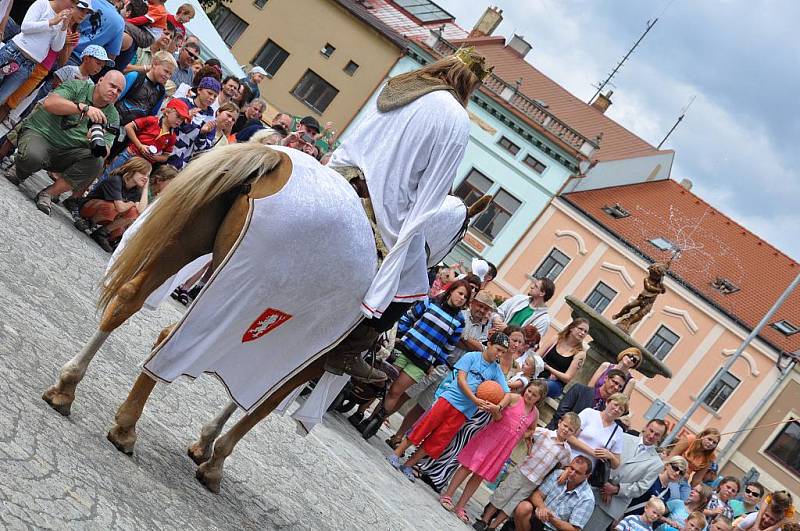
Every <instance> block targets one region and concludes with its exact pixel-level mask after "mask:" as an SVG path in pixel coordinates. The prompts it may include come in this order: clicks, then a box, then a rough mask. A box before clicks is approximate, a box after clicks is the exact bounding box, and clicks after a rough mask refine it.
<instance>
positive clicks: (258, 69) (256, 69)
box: [250, 66, 267, 77]
mask: <svg viewBox="0 0 800 531" xmlns="http://www.w3.org/2000/svg"><path fill="white" fill-rule="evenodd" d="M250 73H251V74H261V75H262V76H264V77H266V76H267V71H266V70H264V69H263V68H261V67H260V66H254V67H253V68H251V69H250Z"/></svg>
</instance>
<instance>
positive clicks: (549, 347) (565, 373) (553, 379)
mask: <svg viewBox="0 0 800 531" xmlns="http://www.w3.org/2000/svg"><path fill="white" fill-rule="evenodd" d="M588 333H589V321H587V320H586V319H584V318H582V317H579V318H577V319H575V320H573V321H572V322H571V323H570V324H568V325H567V327H566V328H564V330H562V331H561V332H559V333H558V335H557V336H556V337H555V338H554V339H552V340H551V341H549V342H545V341H543V342H542V343H540V344H539V351H538V352H537V354H538V355H539V356H541V358H542V360H544V371H542V373H541V374H540V375H539V377H540V378H545V379H547V396H549V397H551V398H556V397H557V396H560V395H561V392H562V391H563V390H564V386H565V385H567V384H568V383H569V382H570V381H571V380H572V378H574V377H575V374H576V373H577V372H578V369H580V368H581V366H583V362H584V360H585V359H586V346H585V345H584V344H583V339H584V338H585V337H586V335H587V334H588Z"/></svg>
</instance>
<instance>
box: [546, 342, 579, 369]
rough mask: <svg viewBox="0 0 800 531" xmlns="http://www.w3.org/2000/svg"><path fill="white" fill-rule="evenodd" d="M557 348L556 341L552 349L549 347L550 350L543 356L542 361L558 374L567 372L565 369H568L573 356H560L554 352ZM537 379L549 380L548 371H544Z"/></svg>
mask: <svg viewBox="0 0 800 531" xmlns="http://www.w3.org/2000/svg"><path fill="white" fill-rule="evenodd" d="M557 346H558V341H556V343H555V344H554V345H553V346H552V347H550V350H548V351H547V354H545V355H544V357H543V358H542V359H543V360H544V362H545V363H546V364H548V365H550V366H551V367H552V368H554V369H555V370H557V371H558V372H567V369H569V365H570V363H572V358H573V357H574V356H562V355H561V354H559V353H558V351H557V350H556V347H557ZM539 378H550V371H548V370H547V369H545V370H544V371H542V373H541V374H540V375H539Z"/></svg>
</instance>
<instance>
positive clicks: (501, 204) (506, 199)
mask: <svg viewBox="0 0 800 531" xmlns="http://www.w3.org/2000/svg"><path fill="white" fill-rule="evenodd" d="M521 204H522V203H521V202H520V201H519V200H517V199H516V198H515V197H514V196H512V195H511V194H509V193H508V192H506V191H505V190H503V189H502V188H501V189H500V190H498V191H497V193H496V194H494V199H492V202H491V203H489V206H488V207H486V210H484V211H483V213H482V214H481V215H480V216H478V219H476V220H475V222H474V223H473V224H472V226H473V227H474V228H475V230H477V231H478V232H480V233H481V234H483V235H484V236H486V237H487V238H489V239H490V240H494V239H495V238H496V237H497V235H498V234H500V231H501V230H503V227H505V225H506V223H508V220H509V219H511V216H513V215H514V212H516V210H517V209H518V208H519V206H520V205H521Z"/></svg>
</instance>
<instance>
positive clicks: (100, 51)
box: [81, 44, 114, 66]
mask: <svg viewBox="0 0 800 531" xmlns="http://www.w3.org/2000/svg"><path fill="white" fill-rule="evenodd" d="M87 56H88V57H94V58H95V59H99V60H101V61H105V62H106V64H107V65H108V66H114V61H112V60H111V59H109V58H108V54H107V53H106V49H105V48H103V47H102V46H99V45H97V44H90V45H89V46H87V47H86V48H84V49H83V51H82V52H81V59H83V58H84V57H87Z"/></svg>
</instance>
